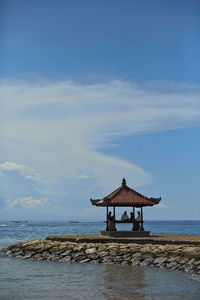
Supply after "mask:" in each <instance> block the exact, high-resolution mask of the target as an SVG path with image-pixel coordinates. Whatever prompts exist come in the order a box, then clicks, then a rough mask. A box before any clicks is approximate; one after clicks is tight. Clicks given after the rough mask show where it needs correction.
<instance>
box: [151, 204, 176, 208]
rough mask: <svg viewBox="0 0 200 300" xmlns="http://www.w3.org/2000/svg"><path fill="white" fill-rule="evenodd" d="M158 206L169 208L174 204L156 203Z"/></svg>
mask: <svg viewBox="0 0 200 300" xmlns="http://www.w3.org/2000/svg"><path fill="white" fill-rule="evenodd" d="M155 207H156V208H163V209H168V208H172V207H173V206H172V205H166V204H163V203H159V204H157V205H155Z"/></svg>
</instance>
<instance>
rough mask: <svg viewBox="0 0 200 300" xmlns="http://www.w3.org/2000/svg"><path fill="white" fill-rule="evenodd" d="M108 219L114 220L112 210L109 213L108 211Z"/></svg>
mask: <svg viewBox="0 0 200 300" xmlns="http://www.w3.org/2000/svg"><path fill="white" fill-rule="evenodd" d="M108 220H109V221H113V216H112V215H111V211H109V213H108Z"/></svg>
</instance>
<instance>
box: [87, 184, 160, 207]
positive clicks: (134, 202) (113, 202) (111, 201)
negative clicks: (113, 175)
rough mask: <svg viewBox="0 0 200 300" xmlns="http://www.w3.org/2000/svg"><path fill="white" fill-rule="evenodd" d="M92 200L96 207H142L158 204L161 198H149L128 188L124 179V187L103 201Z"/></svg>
mask: <svg viewBox="0 0 200 300" xmlns="http://www.w3.org/2000/svg"><path fill="white" fill-rule="evenodd" d="M90 200H91V202H92V204H93V205H96V206H123V207H128V206H132V207H142V206H153V205H155V204H158V203H159V202H160V200H161V198H148V197H146V196H143V195H142V194H139V193H138V192H136V191H134V190H133V189H131V188H130V187H128V186H127V185H126V180H125V179H124V178H123V180H122V185H121V186H120V187H119V188H118V189H116V190H115V191H113V192H112V193H110V194H109V195H108V196H106V197H104V198H102V199H97V200H92V199H90Z"/></svg>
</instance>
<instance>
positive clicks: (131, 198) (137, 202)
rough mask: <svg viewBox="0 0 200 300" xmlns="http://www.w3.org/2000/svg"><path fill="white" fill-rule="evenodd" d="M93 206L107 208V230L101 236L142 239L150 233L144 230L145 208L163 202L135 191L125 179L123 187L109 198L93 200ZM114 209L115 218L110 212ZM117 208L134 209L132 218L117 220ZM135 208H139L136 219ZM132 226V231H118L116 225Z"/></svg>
mask: <svg viewBox="0 0 200 300" xmlns="http://www.w3.org/2000/svg"><path fill="white" fill-rule="evenodd" d="M90 200H91V203H92V205H95V206H104V207H106V224H107V225H106V230H105V231H101V234H103V235H108V236H114V237H142V236H144V237H145V236H149V234H150V231H145V230H144V219H143V207H145V206H154V205H156V204H158V203H159V202H160V200H161V197H160V198H148V197H146V196H143V195H142V194H140V193H138V192H136V191H134V190H133V189H131V188H130V187H128V186H127V185H126V180H125V178H123V179H122V185H121V186H120V187H119V188H118V189H116V190H115V191H113V192H112V193H110V194H109V195H108V196H106V197H104V198H102V199H97V200H93V199H90ZM110 207H113V216H111V212H109V208H110ZM116 207H132V213H131V218H128V217H127V218H126V219H122V220H117V219H116V213H115V208H116ZM135 208H139V209H140V212H139V214H140V215H139V214H138V217H137V218H136V217H135ZM117 223H118V224H122V223H126V224H129V223H130V224H132V230H120V231H119V230H117V229H116V224H117Z"/></svg>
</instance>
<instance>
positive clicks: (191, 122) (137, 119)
mask: <svg viewBox="0 0 200 300" xmlns="http://www.w3.org/2000/svg"><path fill="white" fill-rule="evenodd" d="M0 83H1V85H0V92H1V95H2V97H1V100H0V101H1V102H0V105H1V107H2V109H1V112H0V117H1V124H0V126H1V132H0V142H1V150H0V160H1V162H3V163H2V164H1V165H0V172H5V171H12V170H17V171H19V172H21V174H24V176H26V178H32V179H34V180H39V179H40V178H41V177H42V178H45V180H46V184H48V183H49V189H46V187H44V189H42V188H41V187H40V188H41V191H42V190H43V193H44V194H45V192H44V191H46V194H48V190H49V193H51V191H55V193H58V192H61V193H62V192H65V191H64V190H60V185H59V182H60V181H62V187H63V186H64V184H63V178H65V179H66V178H70V180H74V181H75V180H77V179H84V180H83V181H84V182H85V181H86V180H91V181H92V182H93V185H94V186H100V187H103V188H104V189H106V190H107V191H110V189H112V188H113V187H116V185H117V184H118V183H119V180H120V181H121V178H122V177H123V176H125V177H127V179H128V183H129V182H131V183H133V186H134V187H138V186H141V185H144V184H147V183H150V182H151V180H152V176H151V174H149V173H148V172H147V171H146V170H144V169H143V168H142V167H140V166H138V165H137V164H134V163H133V162H134V158H133V159H132V162H129V161H127V160H125V159H122V158H121V157H114V156H112V155H105V154H103V151H102V149H103V148H104V147H109V145H113V144H115V143H116V142H117V143H119V142H120V138H122V137H124V136H127V135H135V134H142V133H150V132H156V131H165V130H173V129H177V128H185V127H191V126H199V125H200V87H198V86H195V87H194V86H190V85H188V84H186V85H185V84H176V83H169V82H164V83H163V82H156V83H155V82H150V83H145V84H140V85H139V84H136V83H131V82H124V81H120V80H115V81H108V82H102V83H98V84H80V83H76V82H73V81H55V82H52V81H48V80H38V81H36V82H26V81H23V80H21V81H20V80H6V79H5V80H2V81H1V82H0ZM40 174H41V175H40ZM56 185H57V188H58V190H55V189H54V187H55V186H56ZM51 186H52V187H51ZM74 186H75V184H72V189H73V190H74ZM82 188H83V187H82ZM67 192H69V193H71V191H70V189H69V186H68V188H67ZM41 193H42V192H41ZM72 194H73V191H72ZM52 195H53V193H52ZM19 199H21V200H19ZM22 199H25V198H18V200H17V201H16V202H14V203H15V204H13V207H14V206H16V205H17V204H19V203H21V205H23V203H25V202H26V201H25V200H22ZM41 199H46V198H41ZM41 199H36V200H38V201H36V202H35V203H40V200H41ZM29 200H30V203H31V201H32V200H33V199H31V198H30V199H29ZM23 201H24V202H23ZM26 203H28V200H27V202H26ZM11 205H12V204H11Z"/></svg>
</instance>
